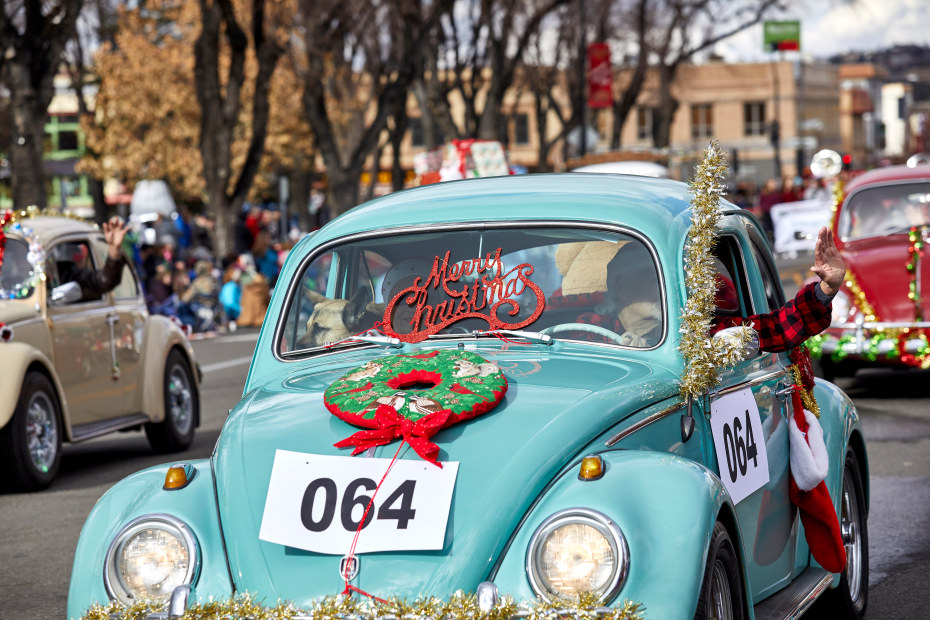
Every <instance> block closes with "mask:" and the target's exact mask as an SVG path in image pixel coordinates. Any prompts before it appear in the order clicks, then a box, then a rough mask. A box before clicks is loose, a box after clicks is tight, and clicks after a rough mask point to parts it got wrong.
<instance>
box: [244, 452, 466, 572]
mask: <svg viewBox="0 0 930 620" xmlns="http://www.w3.org/2000/svg"><path fill="white" fill-rule="evenodd" d="M390 463H391V460H390V459H365V458H353V457H349V456H323V455H319V454H303V453H300V452H290V451H288V450H278V451H277V452H276V453H275V458H274V465H273V466H272V469H271V480H270V481H269V483H268V495H267V496H266V498H265V512H264V515H263V516H262V525H261V530H260V532H259V535H258V537H259V538H261V539H262V540H266V541H268V542H273V543H278V544H281V545H287V546H289V547H296V548H298V549H306V550H307V551H316V552H318V553H326V554H333V555H345V554H347V553H349V550H350V548H351V546H352V540H353V538H355V532H356V530H358V527H359V524H360V523H361V522H362V518H363V515H364V514H365V508H366V507H367V506H368V503H369V501H371V498H372V493H374V491H375V489H376V488H377V486H378V482H379V481H380V480H381V477H382V476H384V472H385V471H387V469H388V465H390ZM458 465H459V464H458V463H454V462H452V463H450V462H443V464H442V468H441V469H440V468H439V467H436V466H435V465H433V464H431V463H427V462H426V461H422V460H416V461H408V460H397V461H395V462H394V466H393V467H392V468H391V471H390V473H389V474H388V475H387V477H386V478H385V479H384V482H383V483H382V485H381V488H380V489H378V493H377V495H376V496H375V499H374V503H373V504H372V506H371V509H370V510H369V511H368V514H367V515H366V516H365V517H364V519H365V521H364V525H362V528H361V533H360V534H359V537H358V542H357V543H356V546H355V552H356V553H366V552H371V551H408V550H425V549H442V546H443V543H444V541H445V535H446V522H447V521H448V518H449V508H450V506H451V504H452V491H453V489H454V488H455V477H456V474H457V472H458Z"/></svg>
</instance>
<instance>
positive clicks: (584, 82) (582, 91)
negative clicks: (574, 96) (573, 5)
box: [578, 0, 588, 157]
mask: <svg viewBox="0 0 930 620" xmlns="http://www.w3.org/2000/svg"><path fill="white" fill-rule="evenodd" d="M579 5H580V6H579V7H578V8H579V10H578V19H579V20H580V27H579V29H578V30H579V31H578V75H579V76H581V77H580V79H581V87H580V88H579V89H578V105H579V111H580V113H581V128H580V132H581V135H580V137H579V140H578V145H579V147H578V150H579V151H580V156H582V157H583V156H584V155H585V153H587V152H588V127H587V123H588V120H587V116H588V115H587V110H588V98H587V96H586V94H587V89H588V76H587V71H586V69H587V66H588V63H587V56H588V48H587V45H586V41H585V39H587V37H586V36H585V27H586V26H587V24H586V23H585V21H586V19H585V0H579Z"/></svg>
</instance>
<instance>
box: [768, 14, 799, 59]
mask: <svg viewBox="0 0 930 620" xmlns="http://www.w3.org/2000/svg"><path fill="white" fill-rule="evenodd" d="M762 35H763V36H762V49H763V50H765V51H766V52H776V51H782V50H795V51H799V50H800V49H801V22H800V21H798V20H791V21H778V22H776V21H767V22H764V23H763V27H762Z"/></svg>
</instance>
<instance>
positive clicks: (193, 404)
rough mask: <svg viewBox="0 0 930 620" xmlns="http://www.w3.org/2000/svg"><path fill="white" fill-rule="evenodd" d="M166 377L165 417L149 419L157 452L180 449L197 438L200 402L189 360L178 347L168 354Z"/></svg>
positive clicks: (149, 435) (147, 430)
mask: <svg viewBox="0 0 930 620" xmlns="http://www.w3.org/2000/svg"><path fill="white" fill-rule="evenodd" d="M164 381H165V382H164V387H163V388H162V389H163V393H164V398H165V418H164V420H163V421H161V422H148V423H147V424H146V425H145V436H146V437H147V438H148V440H149V445H150V446H152V449H153V450H155V451H156V452H161V453H167V452H180V451H181V450H186V449H187V448H188V447H189V446H190V445H191V442H193V441H194V428H195V427H196V426H197V420H198V418H199V415H200V411H199V408H200V402H199V400H198V397H197V387H196V385H197V384H196V383H194V375H193V373H192V372H191V367H190V364H189V363H188V362H187V359H186V358H185V357H184V356H183V355H181V354H180V353H179V352H178V351H176V350H172V351H171V352H170V353H169V354H168V361H167V362H166V363H165V379H164Z"/></svg>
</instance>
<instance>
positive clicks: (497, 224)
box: [272, 219, 669, 362]
mask: <svg viewBox="0 0 930 620" xmlns="http://www.w3.org/2000/svg"><path fill="white" fill-rule="evenodd" d="M501 228H519V229H525V228H567V229H571V228H579V229H588V230H603V231H606V232H610V233H614V234H623V235H627V236H629V237H632V238H634V239H638V240H640V241H642V242H643V244H644V245H645V246H646V248H647V249H648V250H649V254H650V255H651V256H652V259H653V262H654V263H655V264H656V265H658V267H659V270H658V276H659V293H660V296H661V299H660V300H659V303H660V304H661V306H662V308H663V313H664V314H663V327H662V336H661V338H660V339H659V342H658V344H656V345H655V346H653V347H649V348H648V349H634V350H636V351H651V350H653V349H656V348H658V347H659V346H661V345H662V344H663V343H664V342H665V341H666V340H667V338H668V335H669V331H668V330H669V317H668V303H667V301H668V296H667V294H666V282H665V276H664V272H663V270H662V267H663V264H662V261H660V260H659V255H658V253H657V252H656V249H655V246H654V245H653V243H652V242H651V241H650V240H649V238H648V237H646V236H645V235H643V234H642V233H640V232H639V231H637V230H635V229H632V228H628V227H625V226H621V225H618V224H611V223H608V222H597V221H591V220H570V219H565V220H526V221H520V220H500V221H498V220H482V221H475V222H448V223H444V224H429V225H426V224H416V225H411V226H395V227H393V228H385V229H382V230H368V231H364V232H358V233H353V234H350V235H346V236H344V237H339V238H338V239H331V240H329V241H326V242H324V243H323V244H321V245H319V246H317V247H315V248H313V250H312V251H311V252H309V253H308V254H307V256H305V257H304V258H303V259H302V260H301V261H300V263H299V264H298V265H297V267H296V268H295V269H294V274H295V275H296V276H299V277H302V276H303V273H304V272H305V271H306V268H307V267H308V266H309V264H310V263H311V262H312V261H313V260H314V259H315V258H316V257H317V256H319V255H320V254H323V253H324V252H327V251H329V250H330V249H332V248H334V247H337V246H341V245H345V244H347V243H353V242H355V241H363V240H365V239H371V238H380V237H389V236H391V235H408V234H416V233H422V232H429V233H436V232H447V231H453V230H495V229H501ZM299 288H300V287H298V286H292V285H291V284H290V283H288V289H287V292H286V293H285V297H284V301H283V303H282V304H281V309H282V311H281V312H280V313H279V316H278V321H277V323H276V324H275V329H274V337H273V339H272V355H273V356H274V358H275V359H276V360H278V361H279V362H298V361H303V360H305V359H306V358H307V357H308V356H310V355H314V356H315V355H329V354H332V353H335V352H336V351H330V350H327V349H325V348H324V347H316V350H315V349H301V351H300V353H297V352H293V351H288V352H287V353H286V354H282V353H281V352H280V350H281V346H280V345H281V339H282V338H283V337H284V329H285V326H284V323H285V320H286V319H287V317H288V311H289V309H290V306H291V304H292V303H293V300H294V297H295V296H296V294H297V293H296V292H297V291H298V289H299ZM573 342H575V341H573ZM577 342H584V343H585V344H607V343H589V342H586V341H577ZM615 346H618V347H619V346H620V345H615ZM357 348H358V347H353V350H355V349H357ZM621 348H624V349H629V348H630V347H621ZM298 356H299V357H298Z"/></svg>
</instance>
